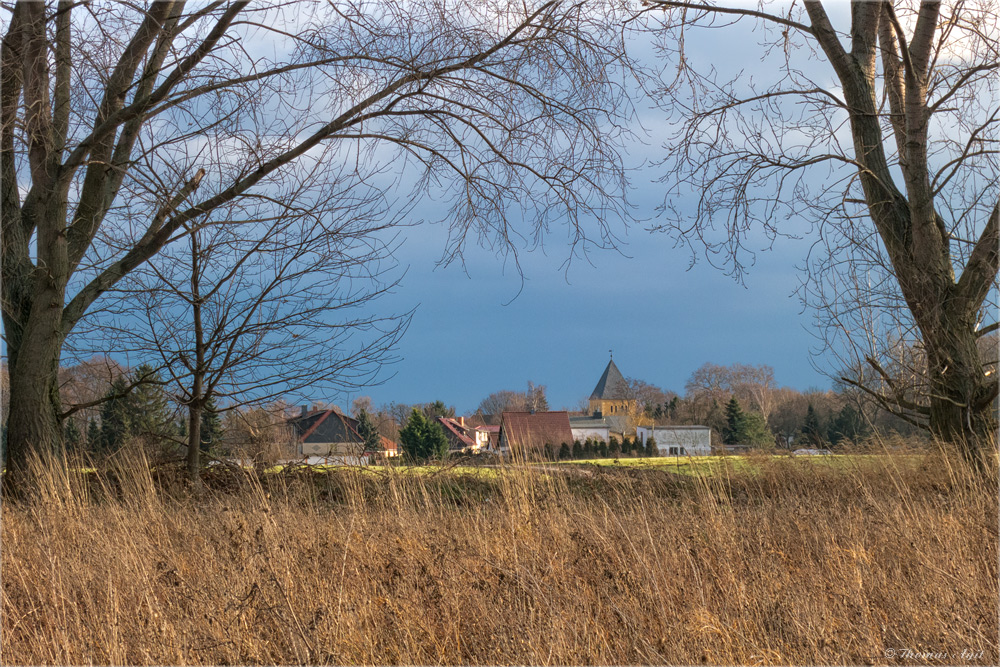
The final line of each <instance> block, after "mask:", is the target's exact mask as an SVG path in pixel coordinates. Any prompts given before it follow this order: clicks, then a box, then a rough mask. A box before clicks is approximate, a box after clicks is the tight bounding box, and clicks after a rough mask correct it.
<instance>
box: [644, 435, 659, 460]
mask: <svg viewBox="0 0 1000 667" xmlns="http://www.w3.org/2000/svg"><path fill="white" fill-rule="evenodd" d="M659 453H660V452H659V450H658V449H657V448H656V439H655V438H653V436H649V437H648V438H646V456H648V457H650V458H652V457H654V456H657V455H658V454H659Z"/></svg>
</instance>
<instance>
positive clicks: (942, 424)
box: [927, 322, 997, 468]
mask: <svg viewBox="0 0 1000 667" xmlns="http://www.w3.org/2000/svg"><path fill="white" fill-rule="evenodd" d="M949 324H950V326H947V328H945V327H944V326H943V325H942V328H941V329H940V330H939V331H937V332H934V333H936V334H937V335H936V336H934V335H933V334H932V336H933V338H937V339H938V340H936V341H934V344H931V345H927V351H928V360H927V365H928V373H929V376H930V378H929V379H930V383H929V384H930V427H931V432H932V433H934V435H935V436H936V437H938V438H939V439H940V440H941V441H942V442H949V443H952V444H954V445H956V446H957V447H958V449H959V451H960V452H961V454H962V457H963V458H964V459H965V460H966V461H968V462H969V463H971V464H972V465H973V466H975V467H976V468H981V467H982V466H983V463H984V460H983V456H984V455H985V454H988V453H989V452H990V451H995V446H996V426H997V424H996V418H995V415H994V414H993V401H992V400H991V397H993V396H994V395H995V389H996V388H995V386H994V383H991V382H990V381H989V378H988V377H987V376H985V375H984V373H983V365H982V362H981V360H980V355H979V350H978V347H977V345H976V335H975V333H974V332H973V331H971V328H970V327H961V326H958V325H957V323H955V322H950V323H949ZM966 329H968V330H966ZM929 337H930V336H929Z"/></svg>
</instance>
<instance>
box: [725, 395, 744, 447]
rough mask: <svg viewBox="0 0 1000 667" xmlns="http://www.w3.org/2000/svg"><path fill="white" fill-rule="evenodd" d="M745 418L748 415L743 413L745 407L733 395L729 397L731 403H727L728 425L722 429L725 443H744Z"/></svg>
mask: <svg viewBox="0 0 1000 667" xmlns="http://www.w3.org/2000/svg"><path fill="white" fill-rule="evenodd" d="M745 419H746V417H745V416H744V414H743V408H741V407H740V402H739V401H737V400H736V397H735V396H733V397H732V398H730V399H729V403H727V404H726V426H725V428H724V429H723V430H722V442H723V443H724V444H727V445H737V444H741V443H742V438H743V435H744V428H745V424H744V420H745Z"/></svg>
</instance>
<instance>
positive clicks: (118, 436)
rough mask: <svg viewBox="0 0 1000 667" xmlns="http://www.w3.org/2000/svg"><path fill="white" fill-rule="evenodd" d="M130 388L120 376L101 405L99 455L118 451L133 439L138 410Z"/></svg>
mask: <svg viewBox="0 0 1000 667" xmlns="http://www.w3.org/2000/svg"><path fill="white" fill-rule="evenodd" d="M128 386H129V383H128V380H126V379H125V377H124V376H119V377H117V378H115V380H114V382H112V383H111V386H110V387H109V388H108V391H107V392H106V393H105V394H104V398H105V400H104V403H102V404H101V437H100V438H99V442H98V443H97V448H96V449H95V451H97V452H99V453H103V454H110V453H112V452H115V451H118V449H120V448H121V447H122V445H124V444H125V443H126V442H127V441H128V439H129V438H130V437H132V434H133V430H132V424H133V422H134V420H135V418H136V410H135V403H134V398H133V396H132V394H131V392H129V391H128ZM92 446H93V445H92Z"/></svg>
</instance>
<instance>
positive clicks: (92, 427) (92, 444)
mask: <svg viewBox="0 0 1000 667" xmlns="http://www.w3.org/2000/svg"><path fill="white" fill-rule="evenodd" d="M100 442H101V427H100V426H98V424H97V420H96V419H94V418H91V419H90V421H89V422H87V449H89V450H90V451H92V452H93V451H97V449H98V447H100Z"/></svg>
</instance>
